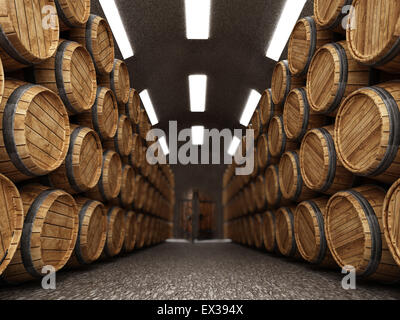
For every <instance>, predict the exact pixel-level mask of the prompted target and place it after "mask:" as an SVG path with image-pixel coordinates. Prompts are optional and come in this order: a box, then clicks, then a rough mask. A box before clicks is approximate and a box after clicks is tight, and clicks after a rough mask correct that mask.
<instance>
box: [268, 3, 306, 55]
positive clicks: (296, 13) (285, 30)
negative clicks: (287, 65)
mask: <svg viewBox="0 0 400 320" xmlns="http://www.w3.org/2000/svg"><path fill="white" fill-rule="evenodd" d="M306 2H307V0H286V3H285V6H284V7H283V10H282V14H281V17H280V18H279V22H278V24H277V26H276V28H275V32H274V35H273V36H272V40H271V42H270V44H269V47H268V50H267V57H268V58H271V59H272V60H275V61H278V60H279V58H280V57H281V55H282V52H283V49H285V46H286V43H287V42H288V40H289V37H290V34H291V33H292V30H293V28H294V26H295V25H296V22H297V20H298V19H299V17H300V14H301V12H302V11H303V8H304V5H305V4H306Z"/></svg>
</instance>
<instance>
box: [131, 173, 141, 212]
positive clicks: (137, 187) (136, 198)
mask: <svg viewBox="0 0 400 320" xmlns="http://www.w3.org/2000/svg"><path fill="white" fill-rule="evenodd" d="M143 183H144V178H143V177H142V176H141V175H140V174H139V173H137V174H136V176H135V183H134V186H135V191H134V192H133V194H134V197H133V206H134V208H136V209H141V208H139V202H140V200H141V197H142V189H141V187H142V184H143Z"/></svg>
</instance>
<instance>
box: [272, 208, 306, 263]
mask: <svg viewBox="0 0 400 320" xmlns="http://www.w3.org/2000/svg"><path fill="white" fill-rule="evenodd" d="M295 210H296V207H282V208H280V209H278V210H277V211H276V212H275V224H276V244H277V246H278V249H279V252H280V253H282V254H283V255H284V256H285V257H292V258H297V257H299V256H300V255H299V251H298V249H297V245H296V239H295V235H294V212H295Z"/></svg>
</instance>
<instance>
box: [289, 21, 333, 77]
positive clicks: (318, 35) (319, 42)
mask: <svg viewBox="0 0 400 320" xmlns="http://www.w3.org/2000/svg"><path fill="white" fill-rule="evenodd" d="M299 25H303V26H304V28H305V32H306V41H307V42H308V43H307V45H308V51H306V52H304V55H305V57H304V58H305V63H304V65H303V66H302V68H298V67H296V66H295V64H294V59H295V57H297V55H296V54H295V53H294V52H293V45H294V41H295V40H294V39H295V38H294V36H295V34H296V29H297V27H298V26H299ZM332 40H333V33H332V32H331V31H330V30H326V29H323V28H321V27H320V26H319V25H317V23H316V21H315V18H314V16H309V17H304V18H302V19H300V20H298V21H297V23H296V25H295V26H294V29H293V31H292V34H291V36H290V39H289V44H288V63H289V69H290V72H291V73H292V75H293V76H297V77H305V76H306V75H307V71H308V67H309V66H310V63H311V59H312V57H313V56H314V54H315V52H316V50H318V49H319V48H320V47H322V46H323V45H325V44H327V43H329V42H332ZM297 58H298V57H297Z"/></svg>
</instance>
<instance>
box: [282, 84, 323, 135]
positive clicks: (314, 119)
mask: <svg viewBox="0 0 400 320" xmlns="http://www.w3.org/2000/svg"><path fill="white" fill-rule="evenodd" d="M292 96H293V97H295V99H296V100H297V102H298V104H297V106H298V109H299V115H297V114H296V115H295V116H294V117H292V119H291V120H290V113H289V112H290V110H289V106H291V104H290V102H291V101H292V100H291V97H292ZM282 117H283V127H284V130H285V134H286V137H287V138H288V139H289V140H291V141H301V140H302V139H303V137H304V135H305V134H306V132H307V131H308V130H310V129H314V128H320V127H322V126H324V125H325V124H326V123H327V119H326V117H325V116H324V115H320V114H316V113H315V112H314V111H313V110H311V107H310V104H309V102H308V98H307V92H306V88H296V89H293V90H292V91H290V92H289V95H288V97H287V99H286V102H285V106H284V108H283V116H282ZM294 118H296V119H298V120H299V121H293V119H294ZM293 124H295V125H297V126H298V125H299V124H301V126H299V127H298V128H296V130H294V131H292V130H291V129H293V128H290V126H291V125H293Z"/></svg>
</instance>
